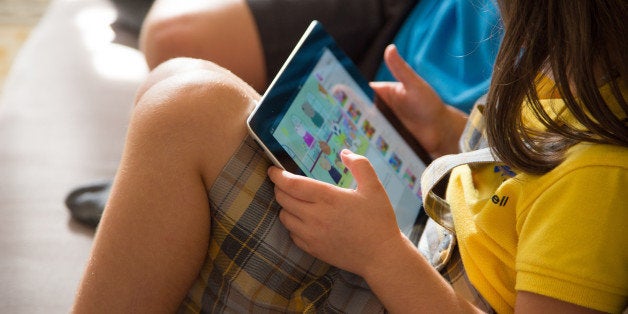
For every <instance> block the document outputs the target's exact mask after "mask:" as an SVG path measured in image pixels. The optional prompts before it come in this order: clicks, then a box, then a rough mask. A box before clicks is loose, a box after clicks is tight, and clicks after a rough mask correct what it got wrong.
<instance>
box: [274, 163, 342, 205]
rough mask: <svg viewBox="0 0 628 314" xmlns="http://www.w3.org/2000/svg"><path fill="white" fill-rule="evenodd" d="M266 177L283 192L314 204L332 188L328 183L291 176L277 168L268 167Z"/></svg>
mask: <svg viewBox="0 0 628 314" xmlns="http://www.w3.org/2000/svg"><path fill="white" fill-rule="evenodd" d="M268 176H269V178H270V180H271V181H273V183H275V186H277V187H279V188H280V189H281V190H282V191H283V192H285V193H286V194H288V195H290V196H291V197H293V198H296V199H298V200H301V201H304V202H310V203H314V202H316V201H318V200H320V199H321V195H326V193H329V190H330V189H333V188H334V186H333V185H331V184H329V183H325V182H322V181H318V180H315V179H312V178H308V177H304V176H299V175H296V174H292V173H290V172H288V171H285V170H281V169H279V168H277V167H270V168H269V169H268Z"/></svg>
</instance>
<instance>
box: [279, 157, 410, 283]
mask: <svg viewBox="0 0 628 314" xmlns="http://www.w3.org/2000/svg"><path fill="white" fill-rule="evenodd" d="M340 155H341V158H342V161H343V163H344V164H345V165H346V166H347V167H348V168H349V170H350V171H351V173H352V174H353V176H354V178H355V180H356V182H357V184H358V186H357V188H356V189H355V190H352V189H344V188H340V187H337V186H334V185H331V184H328V183H324V182H321V181H316V180H314V179H311V178H307V177H303V176H297V175H294V174H291V173H289V172H287V171H283V170H281V169H279V168H277V167H271V168H270V169H269V171H268V174H269V176H270V179H271V180H272V181H273V182H274V183H275V196H276V198H277V202H278V203H279V204H280V205H281V206H283V210H282V211H281V212H280V214H279V218H280V220H281V222H282V223H283V224H284V225H285V227H286V228H287V229H288V230H289V231H290V236H291V237H292V239H293V240H294V242H295V244H296V245H297V246H299V247H300V248H302V249H303V250H304V251H306V252H308V253H310V254H312V255H313V256H315V257H317V258H320V259H322V260H324V261H326V262H328V263H330V264H332V265H334V266H336V267H339V268H342V269H345V270H347V271H350V272H353V273H356V274H363V273H364V272H365V271H366V270H367V269H368V267H369V266H374V263H376V259H377V256H379V255H378V254H380V253H378V252H385V250H386V249H387V248H390V247H391V244H392V243H395V241H397V243H399V242H398V241H401V240H402V239H403V235H402V234H401V231H400V230H399V228H398V227H397V222H396V218H395V214H394V211H393V208H392V206H391V204H390V201H389V200H388V196H387V195H386V191H385V190H384V187H383V186H382V184H381V183H380V181H379V180H378V178H377V175H376V173H375V170H374V169H373V167H372V166H371V164H370V162H369V161H368V160H367V159H366V158H365V157H363V156H360V155H357V154H354V153H352V152H350V151H348V150H343V151H342V152H341V154H340Z"/></svg>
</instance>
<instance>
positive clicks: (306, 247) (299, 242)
mask: <svg viewBox="0 0 628 314" xmlns="http://www.w3.org/2000/svg"><path fill="white" fill-rule="evenodd" d="M290 238H291V239H292V242H294V244H296V246H298V247H299V248H300V249H301V250H303V251H305V252H307V253H309V254H312V250H311V248H310V245H309V244H308V242H307V241H305V240H303V238H302V237H301V236H299V234H297V233H294V232H290Z"/></svg>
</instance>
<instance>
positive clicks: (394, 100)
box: [370, 45, 466, 157]
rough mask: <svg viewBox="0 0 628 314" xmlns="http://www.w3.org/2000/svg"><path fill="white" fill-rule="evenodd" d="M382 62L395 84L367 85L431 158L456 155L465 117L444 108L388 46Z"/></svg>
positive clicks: (425, 83) (444, 105)
mask: <svg viewBox="0 0 628 314" xmlns="http://www.w3.org/2000/svg"><path fill="white" fill-rule="evenodd" d="M384 61H385V62H386V65H387V66H388V68H389V69H390V72H391V73H392V75H393V76H394V77H395V78H396V79H397V80H398V81H399V82H372V83H371V84H370V85H371V87H372V88H373V89H374V90H375V92H376V93H377V94H378V95H379V97H381V98H382V99H383V100H384V102H386V104H387V105H388V106H389V107H390V108H391V109H392V110H393V112H394V113H395V115H397V117H398V118H399V120H401V122H402V123H403V124H404V126H405V127H406V128H407V129H408V130H409V131H410V132H411V133H412V135H414V137H415V138H416V139H417V140H418V141H419V143H421V145H423V147H424V148H425V149H426V150H427V152H428V153H429V154H430V155H431V156H432V157H439V156H441V155H445V154H451V153H456V152H458V139H459V138H460V135H461V134H462V131H463V129H464V125H465V123H466V115H465V114H464V113H463V112H461V111H459V110H458V109H455V108H453V107H451V106H448V105H446V104H445V103H444V102H443V101H442V100H441V99H440V97H439V96H438V95H437V94H436V92H435V91H434V90H433V89H432V87H431V86H429V84H428V83H427V82H425V81H424V80H423V79H422V78H421V77H420V76H419V75H418V74H416V73H415V72H414V70H413V69H412V68H411V67H410V65H408V64H407V63H406V62H405V61H404V60H403V58H402V57H401V56H400V55H399V52H398V51H397V48H396V47H395V46H394V45H390V46H388V47H387V48H386V51H385V52H384Z"/></svg>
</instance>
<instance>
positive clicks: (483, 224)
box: [447, 85, 628, 313]
mask: <svg viewBox="0 0 628 314" xmlns="http://www.w3.org/2000/svg"><path fill="white" fill-rule="evenodd" d="M624 86H625V85H624ZM623 90H625V89H623ZM603 92H604V91H603ZM553 105H556V101H554V102H553ZM513 175H514V177H512V176H513ZM447 200H448V202H449V203H450V205H451V208H452V213H453V217H454V224H455V229H456V235H457V238H458V242H459V249H460V253H461V256H462V260H463V263H464V267H465V270H466V272H467V275H468V276H469V279H470V280H471V282H472V283H473V284H474V286H475V287H476V289H478V291H479V292H480V293H481V294H482V296H483V297H484V298H485V299H486V300H487V301H488V302H489V303H490V304H491V306H492V307H493V308H494V309H495V310H497V311H498V312H500V313H502V312H513V310H514V304H515V298H516V291H529V292H533V293H537V294H541V295H545V296H549V297H553V298H556V299H559V300H563V301H567V302H570V303H574V304H578V305H581V306H585V307H589V308H593V309H597V310H601V311H606V312H621V311H622V310H623V309H624V308H626V306H627V305H628V148H624V147H617V146H611V145H600V144H590V143H581V144H578V145H576V146H574V147H572V148H571V149H570V151H569V152H568V154H567V158H566V160H565V161H564V162H563V163H562V164H561V165H559V166H558V167H556V168H555V169H554V170H552V171H550V172H549V173H546V174H544V175H528V174H524V173H516V170H515V171H513V170H512V169H510V168H508V167H505V166H503V165H498V164H496V165H490V166H482V167H475V168H471V167H469V166H460V167H457V168H456V169H454V171H453V172H452V174H451V177H450V181H449V187H448V189H447Z"/></svg>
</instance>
